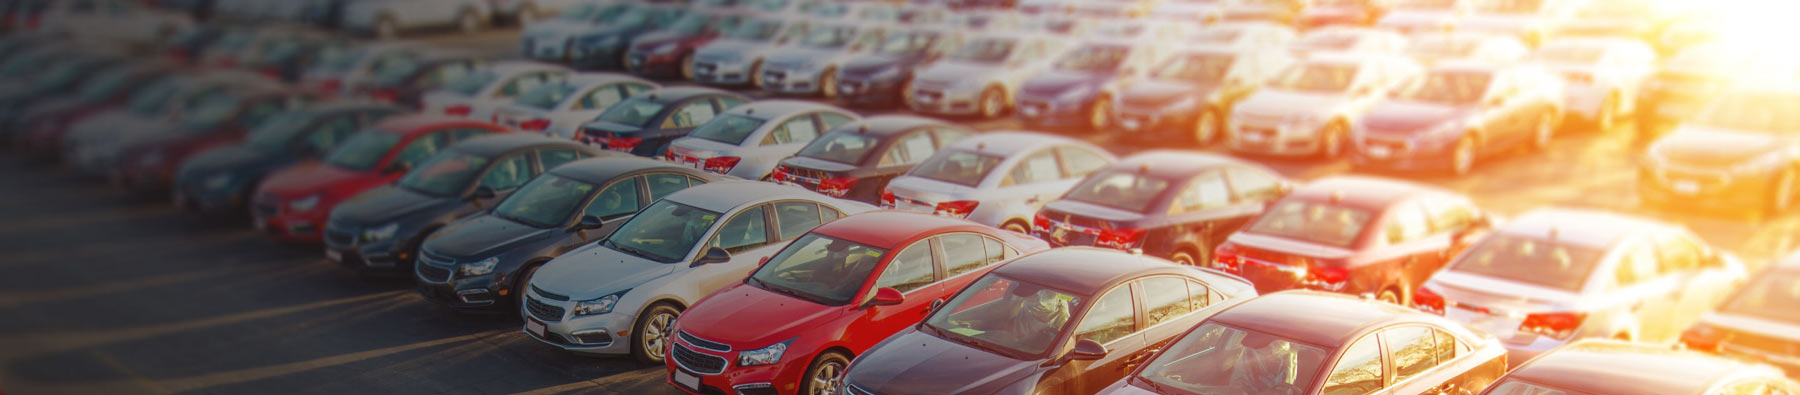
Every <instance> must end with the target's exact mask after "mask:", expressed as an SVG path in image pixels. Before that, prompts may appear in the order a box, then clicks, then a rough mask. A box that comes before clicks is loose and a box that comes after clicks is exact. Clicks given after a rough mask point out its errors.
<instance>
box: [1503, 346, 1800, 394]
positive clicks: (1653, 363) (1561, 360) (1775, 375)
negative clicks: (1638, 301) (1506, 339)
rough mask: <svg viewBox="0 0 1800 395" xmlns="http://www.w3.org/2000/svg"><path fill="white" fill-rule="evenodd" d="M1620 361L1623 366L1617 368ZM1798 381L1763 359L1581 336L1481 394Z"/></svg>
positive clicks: (1794, 387)
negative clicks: (1582, 338) (1756, 361)
mask: <svg viewBox="0 0 1800 395" xmlns="http://www.w3.org/2000/svg"><path fill="white" fill-rule="evenodd" d="M1620 367H1626V368H1623V369H1621V368H1620ZM1794 393H1800V383H1795V382H1794V380H1792V379H1789V378H1786V377H1781V371H1779V370H1776V369H1774V368H1771V367H1769V366H1767V365H1758V364H1753V363H1746V362H1743V361H1739V360H1734V359H1727V358H1720V357H1715V356H1710V355H1706V354H1702V353H1698V352H1692V351H1686V352H1684V351H1670V350H1669V349H1668V348H1666V347H1661V346H1657V345H1652V344H1641V343H1625V342H1620V341H1609V340H1587V341H1582V342H1578V343H1575V344H1571V345H1568V346H1565V347H1562V348H1558V349H1556V350H1553V351H1551V352H1549V353H1547V354H1544V355H1543V356H1542V357H1539V358H1537V359H1533V360H1531V361H1530V362H1527V363H1525V365H1524V366H1520V367H1519V368H1518V369H1514V370H1513V371H1512V372H1511V373H1507V374H1506V376H1505V377H1502V378H1501V379H1500V381H1497V382H1495V383H1494V385H1492V386H1489V387H1488V389H1487V391H1485V392H1482V393H1481V394H1482V395H1533V394H1594V395H1710V394H1794Z"/></svg>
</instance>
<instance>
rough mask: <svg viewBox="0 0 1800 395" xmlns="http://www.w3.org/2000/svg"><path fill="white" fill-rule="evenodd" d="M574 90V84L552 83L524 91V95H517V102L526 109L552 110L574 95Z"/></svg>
mask: <svg viewBox="0 0 1800 395" xmlns="http://www.w3.org/2000/svg"><path fill="white" fill-rule="evenodd" d="M575 88H576V87H575V85H574V84H570V83H567V82H552V83H548V84H543V85H538V86H537V87H536V88H531V90H528V91H525V93H524V94H521V95H519V98H518V99H517V100H518V103H519V104H521V105H524V106H526V107H531V108H536V109H539V110H552V109H555V108H556V105H557V104H561V103H562V102H563V100H568V99H569V95H570V94H573V93H575Z"/></svg>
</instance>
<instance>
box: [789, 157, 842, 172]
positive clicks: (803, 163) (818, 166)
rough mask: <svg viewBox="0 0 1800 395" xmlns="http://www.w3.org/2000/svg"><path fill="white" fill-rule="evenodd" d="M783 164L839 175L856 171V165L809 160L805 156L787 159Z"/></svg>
mask: <svg viewBox="0 0 1800 395" xmlns="http://www.w3.org/2000/svg"><path fill="white" fill-rule="evenodd" d="M781 164H784V165H788V166H798V167H804V168H808V169H813V170H819V171H824V172H827V173H839V172H846V171H851V170H856V166H855V165H848V164H843V163H837V162H832V161H828V160H824V159H817V158H808V157H804V156H790V157H788V158H787V159H782V160H781Z"/></svg>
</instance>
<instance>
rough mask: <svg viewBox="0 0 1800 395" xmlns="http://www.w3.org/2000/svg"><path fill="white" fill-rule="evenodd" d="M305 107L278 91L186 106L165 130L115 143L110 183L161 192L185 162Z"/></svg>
mask: <svg viewBox="0 0 1800 395" xmlns="http://www.w3.org/2000/svg"><path fill="white" fill-rule="evenodd" d="M306 103H307V99H306V98H305V97H304V96H302V95H301V94H300V92H296V91H293V90H288V89H279V88H276V89H254V90H253V89H245V90H240V91H237V92H232V93H231V94H227V95H221V96H215V97H211V98H208V99H206V100H203V101H200V102H197V103H188V107H184V108H183V109H182V112H181V114H180V117H179V118H177V120H176V121H175V122H174V123H172V124H169V125H168V127H167V128H164V129H153V130H145V131H143V132H141V133H138V134H136V135H134V136H132V138H130V139H126V140H123V141H120V142H117V143H115V144H116V146H117V147H119V150H120V154H119V157H118V159H119V167H118V168H117V169H114V171H115V173H113V175H114V176H115V177H116V178H114V179H113V180H114V181H115V182H117V183H118V185H121V186H124V187H126V188H127V189H130V190H133V191H148V192H166V191H167V189H168V188H169V186H170V183H171V182H172V181H174V178H175V170H176V169H179V168H180V167H181V164H182V162H185V161H187V158H189V157H191V156H193V155H195V154H199V153H202V152H206V151H208V150H212V149H215V148H220V147H223V146H227V145H233V144H237V143H239V142H242V141H244V136H245V135H246V134H248V133H249V131H250V130H251V129H253V128H256V127H259V126H262V124H263V123H264V122H268V121H269V119H271V118H274V117H275V116H276V115H278V114H281V113H283V112H286V111H288V110H294V109H298V108H301V107H302V106H304V105H305V104H306Z"/></svg>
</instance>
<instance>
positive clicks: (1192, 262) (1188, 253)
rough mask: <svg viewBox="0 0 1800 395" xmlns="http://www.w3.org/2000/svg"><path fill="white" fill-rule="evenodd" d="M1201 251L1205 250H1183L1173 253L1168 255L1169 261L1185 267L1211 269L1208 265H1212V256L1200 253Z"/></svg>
mask: <svg viewBox="0 0 1800 395" xmlns="http://www.w3.org/2000/svg"><path fill="white" fill-rule="evenodd" d="M1203 250H1205V249H1204V248H1202V249H1199V250H1192V249H1183V250H1180V251H1175V253H1174V254H1171V255H1169V260H1171V261H1175V263H1179V264H1182V265H1186V266H1193V267H1211V266H1210V265H1211V264H1212V254H1211V253H1207V252H1201V251H1203Z"/></svg>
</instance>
